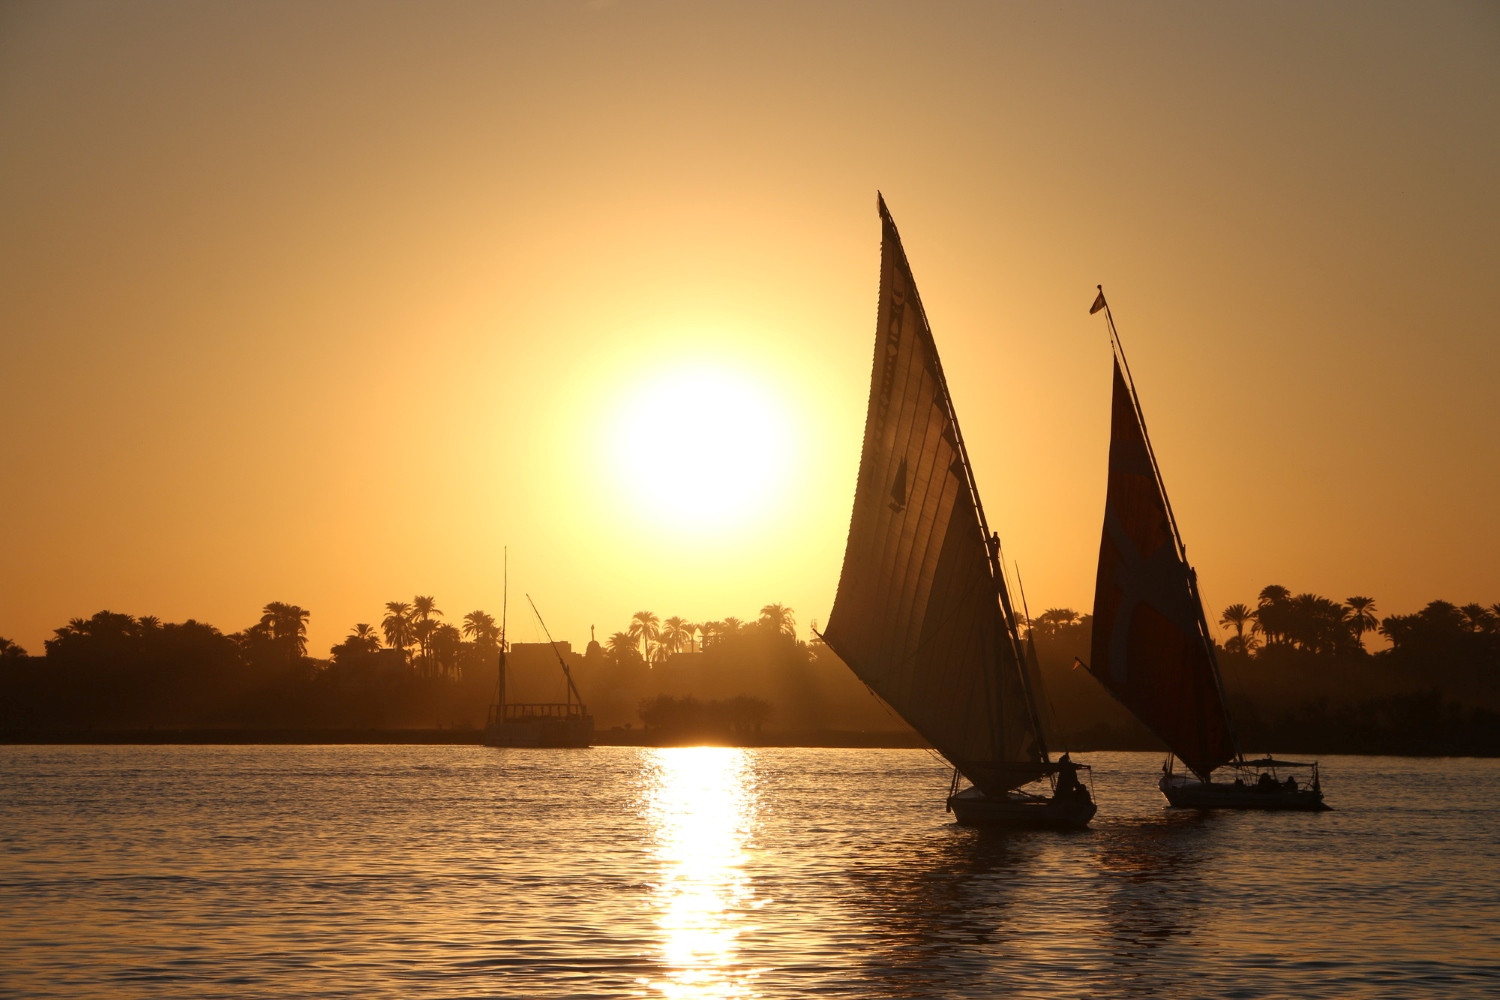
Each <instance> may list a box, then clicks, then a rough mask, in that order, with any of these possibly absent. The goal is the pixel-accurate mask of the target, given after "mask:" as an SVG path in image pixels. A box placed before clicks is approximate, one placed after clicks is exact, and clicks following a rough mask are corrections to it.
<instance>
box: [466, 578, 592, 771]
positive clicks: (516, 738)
mask: <svg viewBox="0 0 1500 1000" xmlns="http://www.w3.org/2000/svg"><path fill="white" fill-rule="evenodd" d="M507 561H508V560H507ZM509 576H510V574H509V571H508V568H507V572H506V583H505V589H506V596H505V600H504V603H503V604H502V606H501V607H502V610H501V612H500V655H499V671H498V673H499V677H498V684H497V685H496V689H495V701H494V703H493V704H491V705H490V711H489V718H488V719H486V721H485V726H484V742H485V744H486V745H487V746H492V747H588V746H593V745H594V717H593V716H592V715H590V714H589V710H588V708H587V706H585V705H584V703H583V696H582V695H580V694H579V693H578V688H577V686H576V685H574V683H573V672H572V671H571V670H569V669H568V661H567V660H564V659H563V656H562V653H561V652H559V651H558V648H557V643H555V642H553V641H552V633H551V632H548V631H547V623H546V622H543V621H542V614H541V612H540V611H537V609H536V602H535V601H532V600H531V597H530V595H527V597H526V600H527V601H528V602H530V603H531V610H532V612H533V613H534V614H535V615H536V620H537V621H538V622H539V623H540V624H541V626H542V631H543V632H544V633H545V634H546V636H547V642H548V643H549V644H550V645H551V646H552V652H553V655H555V656H556V657H557V665H558V666H560V667H562V673H563V680H564V681H566V687H565V688H564V700H563V701H561V702H510V701H507V700H506V683H505V682H506V674H505V654H506V652H507V651H508V650H509V648H510V647H509V645H508V644H507V642H506V639H505V624H506V614H507V612H508V610H509V604H510V599H509V591H510V580H509Z"/></svg>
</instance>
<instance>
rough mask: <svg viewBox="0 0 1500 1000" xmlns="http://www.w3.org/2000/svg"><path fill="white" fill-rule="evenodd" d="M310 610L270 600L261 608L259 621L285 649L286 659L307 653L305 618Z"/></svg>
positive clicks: (309, 614) (310, 615)
mask: <svg viewBox="0 0 1500 1000" xmlns="http://www.w3.org/2000/svg"><path fill="white" fill-rule="evenodd" d="M311 617H312V612H310V611H306V610H304V609H302V608H299V607H297V605H295V604H286V603H283V602H281V601H272V602H271V603H270V604H267V605H266V606H265V607H264V608H261V619H260V623H261V624H262V625H263V626H265V627H266V628H268V629H269V630H270V632H271V638H272V639H274V640H276V642H277V643H278V644H279V645H284V646H285V647H286V649H287V654H288V655H287V659H291V660H295V659H300V658H301V657H304V656H306V655H307V620H308V619H309V618H311Z"/></svg>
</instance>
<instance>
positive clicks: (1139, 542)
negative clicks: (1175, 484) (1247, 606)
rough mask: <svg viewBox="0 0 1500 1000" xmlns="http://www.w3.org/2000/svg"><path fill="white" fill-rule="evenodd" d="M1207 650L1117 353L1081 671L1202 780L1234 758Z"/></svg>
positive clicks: (1189, 577)
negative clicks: (1086, 658)
mask: <svg viewBox="0 0 1500 1000" xmlns="http://www.w3.org/2000/svg"><path fill="white" fill-rule="evenodd" d="M1102 303H1103V292H1102V291H1101V292H1100V296H1099V299H1098V300H1096V304H1095V309H1094V311H1098V309H1099V308H1107V306H1103V305H1102ZM1111 333H1113V320H1112V319H1111ZM1116 345H1118V341H1116ZM1116 349H1117V351H1118V346H1117V348H1116ZM1212 643H1213V640H1212V638H1211V636H1210V635H1209V633H1208V631H1207V624H1206V622H1205V620H1204V617H1203V605H1202V601H1201V599H1200V598H1199V595H1198V587H1197V581H1196V577H1195V576H1194V573H1193V570H1192V568H1191V567H1190V566H1189V565H1188V564H1187V558H1186V549H1185V548H1184V547H1183V545H1182V543H1181V539H1180V538H1179V537H1178V533H1177V528H1176V524H1175V522H1174V521H1173V518H1172V515H1171V509H1170V507H1169V505H1168V502H1167V499H1166V489H1165V487H1164V486H1163V485H1162V482H1161V477H1160V474H1159V471H1158V469H1157V467H1156V462H1155V458H1154V456H1153V454H1152V451H1151V447H1150V444H1149V439H1148V437H1147V435H1146V429H1145V423H1144V421H1143V420H1142V418H1141V413H1140V407H1139V404H1138V401H1137V399H1136V396H1135V393H1134V391H1133V388H1132V386H1131V385H1130V383H1129V382H1128V381H1127V377H1126V373H1125V372H1124V371H1122V370H1121V364H1120V357H1119V355H1118V354H1117V355H1116V357H1115V364H1114V399H1113V404H1112V412H1111V418H1110V439H1109V486H1108V492H1107V496H1106V499H1105V505H1104V531H1103V537H1102V539H1101V540H1100V543H1099V575H1098V577H1097V579H1096V581H1095V586H1094V634H1093V649H1092V656H1091V662H1090V663H1089V670H1090V671H1091V672H1092V673H1093V674H1094V676H1095V677H1097V678H1098V679H1099V680H1100V681H1101V682H1102V683H1103V684H1104V686H1105V687H1106V688H1108V689H1109V690H1110V692H1111V693H1112V694H1113V695H1114V696H1115V697H1116V698H1118V699H1119V700H1120V701H1121V702H1123V703H1124V705H1125V707H1126V708H1128V709H1130V710H1131V711H1132V712H1133V713H1134V714H1135V716H1136V718H1138V719H1140V720H1141V722H1143V723H1144V724H1145V725H1146V726H1147V727H1148V728H1150V729H1151V730H1152V732H1154V733H1155V734H1156V735H1157V736H1158V737H1159V738H1160V739H1161V741H1162V742H1163V743H1165V744H1166V745H1167V749H1169V750H1170V751H1171V752H1172V753H1174V754H1176V755H1177V757H1178V758H1179V759H1180V760H1182V761H1183V763H1185V764H1187V766H1188V767H1189V768H1191V769H1192V770H1193V771H1194V772H1196V773H1197V774H1198V775H1199V776H1201V777H1203V778H1204V779H1205V780H1207V775H1208V773H1209V772H1210V771H1212V770H1213V769H1214V768H1216V767H1219V766H1221V765H1223V764H1226V763H1228V762H1229V761H1231V760H1234V759H1236V758H1237V757H1238V756H1239V754H1238V751H1237V749H1236V747H1235V740H1234V733H1233V730H1232V729H1231V726H1230V722H1229V711H1228V709H1227V707H1226V706H1225V704H1224V696H1223V688H1222V685H1221V684H1220V681H1219V673H1218V667H1217V665H1216V664H1215V662H1214V659H1213V651H1212V650H1213V647H1212Z"/></svg>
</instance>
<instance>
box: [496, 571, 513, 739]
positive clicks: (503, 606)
mask: <svg viewBox="0 0 1500 1000" xmlns="http://www.w3.org/2000/svg"><path fill="white" fill-rule="evenodd" d="M503 551H504V556H503V558H504V560H505V562H504V567H505V568H504V570H503V573H504V576H503V579H504V581H505V582H504V583H503V584H501V590H500V594H501V597H500V668H499V670H500V687H499V696H498V698H497V699H496V704H497V705H499V709H498V711H496V713H495V721H496V722H504V721H505V651H506V643H505V625H506V621H505V619H506V615H507V614H508V612H509V610H510V546H506V547H505V549H504V550H503Z"/></svg>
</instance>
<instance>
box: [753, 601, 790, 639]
mask: <svg viewBox="0 0 1500 1000" xmlns="http://www.w3.org/2000/svg"><path fill="white" fill-rule="evenodd" d="M760 624H761V626H762V627H763V628H767V629H769V630H771V631H772V632H775V633H777V634H778V635H789V636H791V637H792V638H793V639H795V638H797V619H795V618H793V617H792V609H791V608H789V607H787V606H786V605H785V604H767V605H766V606H765V607H763V608H761V609H760Z"/></svg>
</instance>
